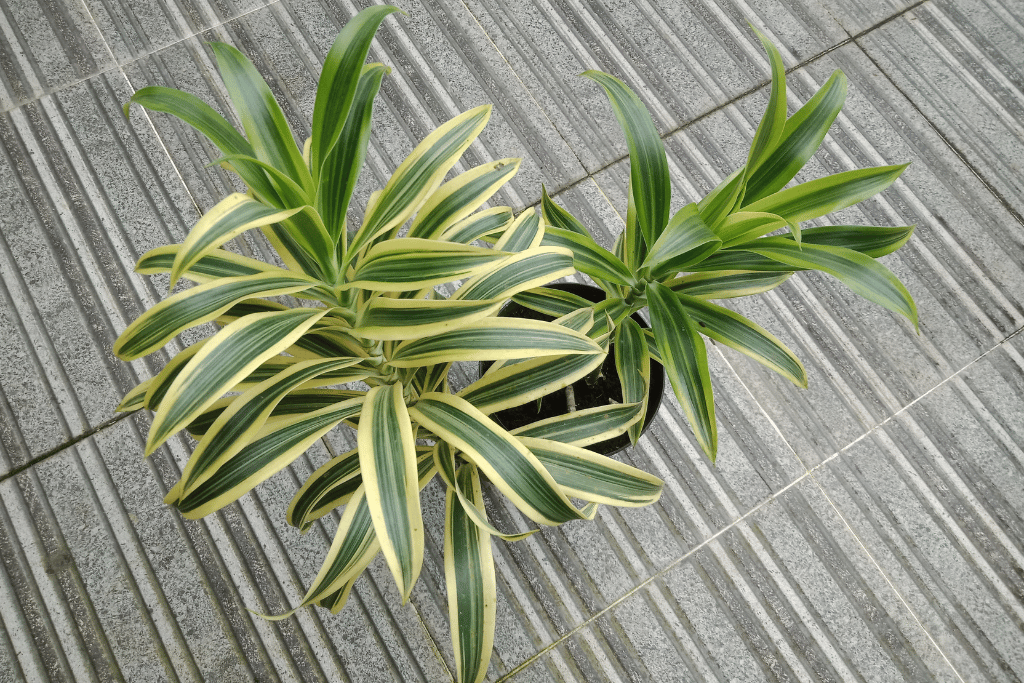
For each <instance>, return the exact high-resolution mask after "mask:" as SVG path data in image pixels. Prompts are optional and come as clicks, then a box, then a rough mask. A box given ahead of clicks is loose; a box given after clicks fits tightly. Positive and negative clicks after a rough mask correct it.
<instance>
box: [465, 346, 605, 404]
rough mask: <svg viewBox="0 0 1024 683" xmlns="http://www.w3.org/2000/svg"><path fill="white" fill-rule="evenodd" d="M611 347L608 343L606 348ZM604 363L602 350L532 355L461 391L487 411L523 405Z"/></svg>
mask: <svg viewBox="0 0 1024 683" xmlns="http://www.w3.org/2000/svg"><path fill="white" fill-rule="evenodd" d="M606 349H607V345H606V344H605V346H604V347H603V350H606ZM603 363H604V356H602V355H600V354H594V355H587V354H578V355H572V356H557V357H554V358H551V357H540V358H532V359H530V360H527V361H523V362H522V363H517V364H515V365H510V366H507V367H503V368H501V369H499V370H496V371H494V372H489V373H487V374H486V375H484V376H483V377H481V378H480V379H478V380H477V381H475V382H473V383H472V384H470V385H469V386H468V387H466V388H465V389H463V390H462V391H460V392H459V396H461V397H462V398H464V399H466V400H467V401H469V402H470V403H472V404H473V405H474V406H476V407H477V408H478V409H479V410H481V411H483V412H484V413H494V412H497V411H499V410H504V409H505V408H512V407H514V406H518V405H522V404H524V403H527V402H529V401H533V400H536V399H538V398H541V397H542V396H547V395H548V394H550V393H551V392H553V391H558V390H559V389H564V388H565V387H567V386H569V385H570V384H572V383H573V382H575V381H576V380H579V379H582V378H583V377H586V376H587V375H588V374H590V373H591V372H593V371H594V370H595V369H597V368H599V367H600V366H601V365H602V364H603Z"/></svg>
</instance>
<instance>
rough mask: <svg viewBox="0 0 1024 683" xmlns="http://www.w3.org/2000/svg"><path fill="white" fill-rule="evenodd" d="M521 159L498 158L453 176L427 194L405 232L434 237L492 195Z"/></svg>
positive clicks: (428, 237) (412, 235)
mask: <svg viewBox="0 0 1024 683" xmlns="http://www.w3.org/2000/svg"><path fill="white" fill-rule="evenodd" d="M521 161H522V160H521V159H501V160H499V161H493V162H491V163H489V164H484V165H482V166H477V167H476V168H473V169H470V170H469V171H466V172H465V173H460V174H459V175H457V176H455V178H454V179H453V180H451V181H449V182H447V183H445V184H444V185H442V186H441V187H439V188H437V190H436V191H435V192H434V193H433V194H431V195H430V198H429V199H427V201H426V203H424V204H423V206H422V208H420V210H419V212H418V213H417V214H416V218H414V219H413V221H412V225H410V226H409V233H408V235H407V236H408V237H423V238H426V239H436V238H437V237H438V235H440V234H442V233H443V232H444V231H445V230H447V229H448V228H450V227H451V226H452V225H453V224H455V223H457V222H458V221H460V220H462V219H463V218H465V217H467V216H469V215H470V214H471V213H473V212H474V211H476V210H477V209H478V208H480V205H481V204H483V203H484V202H486V201H487V200H488V199H490V198H491V197H492V196H494V193H495V192H497V191H498V189H499V188H501V186H502V185H504V184H505V183H507V182H508V181H509V180H511V178H512V176H514V175H515V174H516V171H518V170H519V164H520V162H521Z"/></svg>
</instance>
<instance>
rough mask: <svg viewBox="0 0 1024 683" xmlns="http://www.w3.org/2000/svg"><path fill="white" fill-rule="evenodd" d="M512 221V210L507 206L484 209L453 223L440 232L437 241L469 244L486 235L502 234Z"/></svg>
mask: <svg viewBox="0 0 1024 683" xmlns="http://www.w3.org/2000/svg"><path fill="white" fill-rule="evenodd" d="M512 220H513V217H512V209H510V208H508V207H507V206H496V207H494V208H492V209H484V210H483V211H478V212H476V213H474V214H473V215H471V216H468V217H466V218H463V219H462V220H461V221H459V222H458V223H455V224H454V225H452V226H451V227H450V228H448V229H447V230H445V231H444V232H442V233H441V234H440V235H439V236H438V238H437V239H439V240H443V241H445V242H457V243H459V244H469V243H470V242H472V241H474V240H477V239H480V238H481V237H484V236H486V235H493V234H497V233H501V232H503V231H504V230H505V229H506V228H507V227H508V226H509V225H511V224H512Z"/></svg>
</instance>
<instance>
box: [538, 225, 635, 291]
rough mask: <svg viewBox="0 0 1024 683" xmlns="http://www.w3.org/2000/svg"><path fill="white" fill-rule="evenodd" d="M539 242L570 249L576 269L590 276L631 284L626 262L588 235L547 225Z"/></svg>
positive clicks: (631, 280) (626, 285) (631, 277)
mask: <svg viewBox="0 0 1024 683" xmlns="http://www.w3.org/2000/svg"><path fill="white" fill-rule="evenodd" d="M541 244H542V245H543V246H545V247H562V248H563V249H568V250H569V251H571V252H572V255H573V265H574V266H575V267H576V270H578V271H580V272H581V273H586V274H587V275H589V276H590V277H593V278H598V279H601V280H607V281H608V282H614V283H615V284H617V285H623V286H625V287H629V286H631V285H632V284H633V273H631V272H630V271H629V269H628V268H626V264H624V263H623V262H622V261H620V260H619V259H618V257H616V256H615V254H613V253H611V252H610V251H608V250H607V249H605V248H604V247H601V246H600V245H598V243H597V242H595V241H594V240H593V238H591V237H590V236H589V235H580V234H578V233H575V232H569V231H567V230H560V229H558V228H555V227H552V226H550V225H549V226H548V227H547V228H546V229H545V230H544V238H543V239H542V240H541Z"/></svg>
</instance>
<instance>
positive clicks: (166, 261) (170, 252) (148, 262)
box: [135, 244, 285, 284]
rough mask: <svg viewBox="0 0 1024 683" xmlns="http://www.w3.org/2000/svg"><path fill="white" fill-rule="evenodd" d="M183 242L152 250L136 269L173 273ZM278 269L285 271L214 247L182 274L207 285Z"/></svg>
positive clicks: (278, 271)
mask: <svg viewBox="0 0 1024 683" xmlns="http://www.w3.org/2000/svg"><path fill="white" fill-rule="evenodd" d="M181 247H182V245H180V244H169V245H167V246H164V247H157V248H156V249H150V250H149V251H147V252H146V253H145V254H143V255H142V258H140V259H139V262H138V263H137V264H135V272H136V273H139V274H140V275H155V274H156V273H169V272H171V267H172V266H173V265H174V260H175V259H176V258H177V257H178V252H179V251H181ZM271 271H275V272H277V273H278V274H279V275H280V274H284V273H285V271H284V269H282V268H278V267H277V266H272V265H270V264H269V263H264V262H263V261H257V260H256V259H251V258H247V257H245V256H239V255H238V254H232V253H231V252H230V251H224V250H223V249H213V250H212V251H210V252H208V253H206V254H205V255H203V256H202V257H200V258H199V260H198V261H196V262H195V263H193V264H192V265H191V266H189V268H188V269H187V270H186V271H185V272H184V273H182V275H181V276H182V277H184V278H187V279H189V280H192V281H193V282H196V283H199V284H204V283H206V282H210V281H211V280H220V279H223V278H229V277H244V276H246V275H256V274H257V273H269V272H271Z"/></svg>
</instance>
